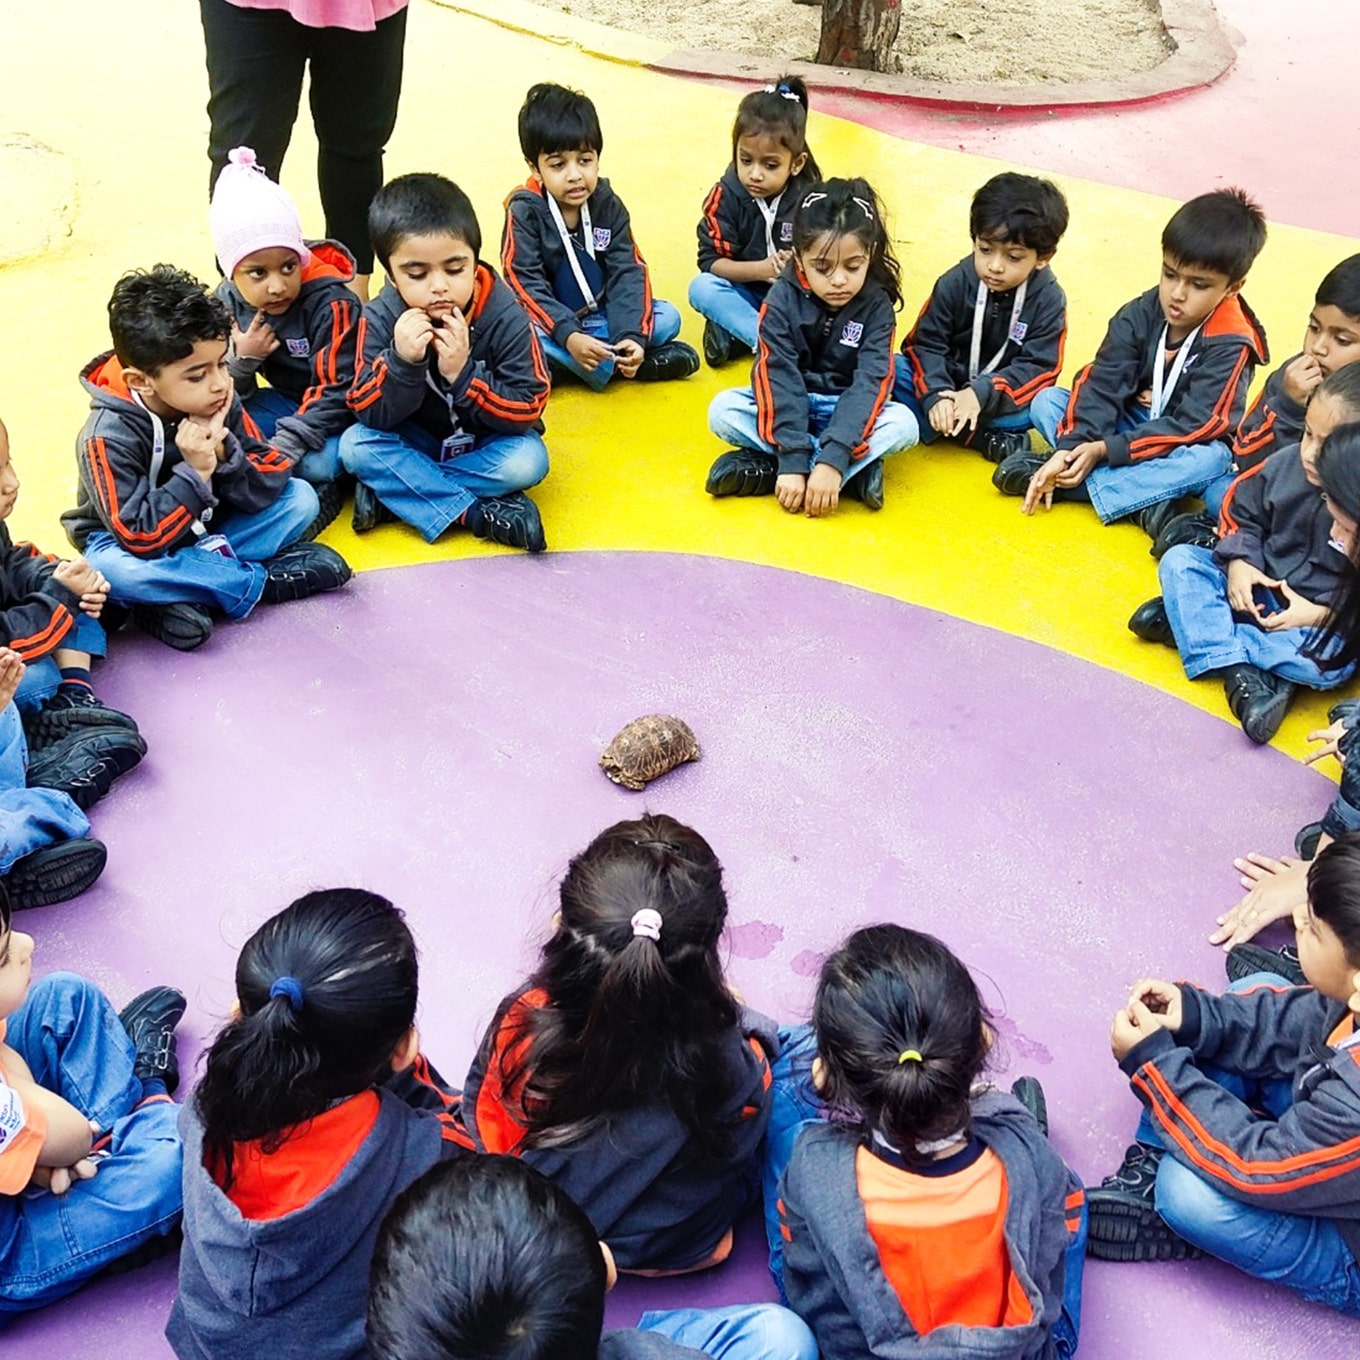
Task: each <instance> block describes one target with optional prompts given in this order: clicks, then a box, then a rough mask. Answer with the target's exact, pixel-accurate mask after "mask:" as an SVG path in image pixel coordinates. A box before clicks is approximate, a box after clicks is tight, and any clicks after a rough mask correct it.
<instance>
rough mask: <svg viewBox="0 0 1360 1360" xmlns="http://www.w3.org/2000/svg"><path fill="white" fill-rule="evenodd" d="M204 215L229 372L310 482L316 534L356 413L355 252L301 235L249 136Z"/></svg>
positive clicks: (253, 414) (338, 479)
mask: <svg viewBox="0 0 1360 1360" xmlns="http://www.w3.org/2000/svg"><path fill="white" fill-rule="evenodd" d="M209 221H210V222H211V224H212V233H213V247H214V249H215V250H216V251H217V261H218V263H219V264H220V265H221V266H222V272H223V274H225V275H226V277H225V278H224V279H223V280H222V282H221V284H219V285H218V289H217V296H218V297H220V298H221V299H222V301H223V302H225V303H226V304H227V306H228V307H229V308H230V309H231V352H230V354H229V355H228V359H227V361H228V363H229V365H230V366H231V376H232V378H233V380H234V381H235V383H236V390H237V392H238V393H239V394H240V397H241V400H242V402H244V404H245V408H246V410H247V411H248V412H249V414H250V418H251V419H252V420H253V421H254V422H255V423H256V425H258V426H259V428H260V431H261V433H262V434H263V435H264V437H265V438H266V439H268V440H269V441H270V443H272V444H273V446H274V447H275V448H276V449H277V450H278V451H279V452H280V453H282V454H285V455H286V456H287V457H289V458H291V459H292V460H293V475H294V476H296V477H303V478H305V479H306V480H307V481H308V482H310V483H311V484H312V485H313V486H314V487H315V488H316V494H317V500H318V501H319V502H320V503H321V513H320V515H319V516H318V518H317V520H316V522H315V523H314V524H313V525H312V527H311V528H310V529H309V531H308V537H314V536H315V535H316V534H318V533H320V532H321V530H322V529H324V528H325V527H326V525H328V524H329V523H330V522H331V520H333V519H334V518H335V517H336V515H337V514H339V513H340V506H341V505H342V504H343V502H344V499H345V479H344V478H343V477H342V475H341V472H342V469H341V467H340V435H341V433H342V431H344V430H346V429H347V428H348V427H349V426H350V425H351V424H352V423H353V421H354V417H353V416H352V415H351V414H350V410H349V406H348V405H347V404H346V401H345V398H346V397H347V396H348V395H349V388H350V383H352V382H353V381H354V327H355V323H356V322H357V321H358V319H359V300H358V298H356V297H355V295H354V294H353V292H351V291H350V285H351V284H352V283H353V282H354V256H352V255H351V254H350V253H349V251H348V250H346V249H345V247H344V246H342V245H341V244H340V242H339V241H304V240H303V239H302V225H301V223H300V222H299V220H298V211H297V207H296V206H295V204H294V203H293V200H292V198H291V197H290V196H289V194H288V191H287V190H286V189H284V188H283V187H282V186H281V185H278V184H275V183H274V181H273V180H271V179H270V178H269V177H268V176H267V175H266V174H265V173H264V169H263V168H262V167H261V166H259V165H258V164H256V161H255V153H254V152H253V151H252V150H251V149H250V148H249V147H248V146H240V147H237V148H236V149H235V150H234V151H233V152H232V153H231V156H230V158H229V164H228V165H227V166H226V167H225V168H224V169H223V170H222V173H221V174H220V175H218V177H217V183H216V185H215V186H214V187H213V196H212V207H211V209H210V210H209ZM260 378H264V379H265V381H266V382H267V383H268V384H269V386H268V387H261V386H260V385H259V381H258V380H259V379H260Z"/></svg>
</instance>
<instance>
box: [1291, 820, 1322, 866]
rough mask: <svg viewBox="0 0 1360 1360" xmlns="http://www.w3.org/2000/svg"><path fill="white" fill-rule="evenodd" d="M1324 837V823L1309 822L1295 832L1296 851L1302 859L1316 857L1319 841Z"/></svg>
mask: <svg viewBox="0 0 1360 1360" xmlns="http://www.w3.org/2000/svg"><path fill="white" fill-rule="evenodd" d="M1321 839H1322V823H1321V822H1309V823H1308V824H1307V825H1306V826H1301V827H1299V829H1298V830H1297V831H1296V832H1295V833H1294V853H1295V854H1296V855H1297V856H1298V857H1299V858H1300V859H1316V858H1317V848H1318V842H1319V841H1320V840H1321Z"/></svg>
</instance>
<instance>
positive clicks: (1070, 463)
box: [1058, 439, 1109, 487]
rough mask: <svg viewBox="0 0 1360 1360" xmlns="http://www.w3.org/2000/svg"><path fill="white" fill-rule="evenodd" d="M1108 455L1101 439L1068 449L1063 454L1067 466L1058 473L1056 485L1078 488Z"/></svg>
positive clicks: (1107, 450)
mask: <svg viewBox="0 0 1360 1360" xmlns="http://www.w3.org/2000/svg"><path fill="white" fill-rule="evenodd" d="M1108 453H1109V449H1107V448H1106V447H1105V441H1104V440H1103V439H1090V440H1088V441H1087V442H1086V443H1085V444H1078V445H1077V447H1076V448H1075V449H1068V450H1067V452H1066V453H1065V454H1064V457H1065V458H1066V460H1067V466H1066V467H1065V468H1063V470H1062V471H1061V472H1059V473H1058V485H1059V486H1065V487H1073V486H1080V485H1081V484H1082V483H1083V482H1084V481H1085V480H1086V479H1087V478H1088V477H1089V476H1090V475H1091V474H1092V473H1093V472H1094V471H1095V470H1096V468H1098V467H1099V466H1100V465H1101V463H1103V462H1104V461H1105V458H1106V455H1107V454H1108Z"/></svg>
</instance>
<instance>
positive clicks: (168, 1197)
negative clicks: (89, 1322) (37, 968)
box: [0, 886, 184, 1327]
mask: <svg viewBox="0 0 1360 1360" xmlns="http://www.w3.org/2000/svg"><path fill="white" fill-rule="evenodd" d="M33 950H34V944H33V937H32V936H31V935H25V934H24V933H23V932H22V931H18V930H15V929H14V926H13V923H12V921H11V917H10V900H9V896H8V894H7V893H6V892H5V890H4V888H3V886H0V1327H3V1326H4V1324H5V1323H6V1322H7V1321H9V1320H10V1319H11V1318H13V1317H14V1315H15V1314H17V1313H23V1312H27V1311H28V1310H30V1309H33V1308H40V1307H42V1306H43V1305H44V1304H48V1303H52V1302H53V1301H55V1300H56V1299H60V1298H64V1297H65V1296H66V1295H67V1294H70V1293H71V1292H72V1291H73V1290H75V1289H77V1288H79V1286H80V1285H82V1284H84V1283H85V1281H86V1280H89V1279H91V1278H92V1277H93V1276H95V1275H97V1274H98V1273H99V1272H100V1271H102V1270H104V1269H106V1268H108V1267H109V1266H115V1268H116V1267H117V1263H121V1265H122V1266H123V1268H127V1267H128V1266H130V1265H132V1264H136V1263H138V1262H139V1261H142V1260H149V1259H151V1258H152V1257H153V1256H156V1255H159V1254H161V1253H162V1252H163V1250H164V1249H165V1247H166V1246H168V1243H167V1242H166V1238H167V1236H168V1234H170V1233H172V1232H173V1231H174V1229H175V1227H176V1225H177V1224H178V1223H179V1217H180V1141H179V1133H178V1131H177V1129H176V1117H177V1115H178V1112H179V1111H178V1106H176V1105H173V1104H172V1103H171V1102H170V1096H171V1094H172V1093H173V1092H174V1089H175V1086H176V1083H177V1082H178V1080H179V1065H178V1062H177V1060H176V1057H175V1037H174V1032H175V1027H176V1025H178V1024H179V1021H180V1018H181V1016H183V1014H184V997H183V995H181V993H179V992H177V991H175V989H174V988H172V987H153V988H151V989H150V990H149V991H146V992H143V993H142V994H141V995H140V996H138V997H136V998H134V999H133V1000H132V1001H130V1002H129V1003H128V1004H127V1006H126V1007H124V1009H123V1011H122V1012H121V1014H119V1013H115V1011H114V1009H113V1006H112V1005H111V1004H110V1002H109V1000H108V998H107V997H106V996H105V995H104V994H103V992H101V991H100V990H99V989H98V988H97V987H96V986H95V985H94V984H93V983H92V982H87V981H86V980H85V979H84V978H81V977H76V976H75V975H74V974H72V973H50V974H48V976H46V977H44V978H41V979H40V980H39V981H37V982H33V983H32V985H30V974H31V972H32V967H33Z"/></svg>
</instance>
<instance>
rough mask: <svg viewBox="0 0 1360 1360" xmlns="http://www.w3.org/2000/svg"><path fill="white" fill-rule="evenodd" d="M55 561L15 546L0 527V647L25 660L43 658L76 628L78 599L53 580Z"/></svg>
mask: <svg viewBox="0 0 1360 1360" xmlns="http://www.w3.org/2000/svg"><path fill="white" fill-rule="evenodd" d="M58 561H60V559H59V558H56V557H48V556H47V555H46V554H45V553H43V552H40V551H39V550H38V549H37V548H35V547H34V546H33V544H31V543H20V544H18V545H16V544H15V543H14V542H13V541H12V540H11V539H10V536H9V528H8V526H7V525H5V524H3V523H0V647H8V648H9V649H10V650H11V651H15V652H18V653H19V655H20V656H21V657H22V658H23V659H24V660H25V661H36V660H38V659H39V657H44V656H46V655H47V654H48V653H49V652H51V651H52V650H53V648H55V647H58V646H60V644H61V640H62V638H64V637H65V636H66V635H67V633H69V632H70V631H71V629H72V628H73V627H74V626H75V621H76V617H77V614H78V611H79V609H80V596H79V595H77V594H76V593H75V592H74V591H73V590H67V588H66V587H65V586H64V585H61V584H60V583H59V582H57V581H55V580H53V579H52V573H53V572H54V571H55V570H56V568H57V563H58Z"/></svg>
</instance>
